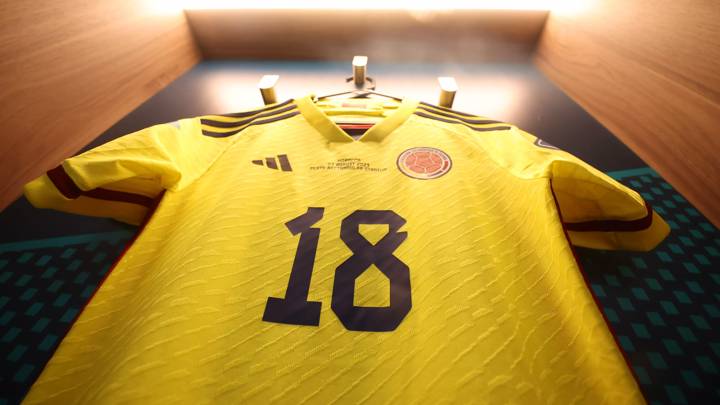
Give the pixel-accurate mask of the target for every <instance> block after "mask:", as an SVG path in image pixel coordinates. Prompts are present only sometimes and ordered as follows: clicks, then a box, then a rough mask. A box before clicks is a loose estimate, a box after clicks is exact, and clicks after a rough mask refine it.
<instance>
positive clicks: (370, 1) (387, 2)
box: [181, 0, 572, 10]
mask: <svg viewBox="0 0 720 405" xmlns="http://www.w3.org/2000/svg"><path fill="white" fill-rule="evenodd" d="M181 3H182V1H181ZM184 3H186V4H185V8H186V9H192V10H197V9H202V10H207V9H336V10H337V9H359V10H367V9H373V10H450V9H473V10H476V9H479V10H482V9H505V10H508V9H512V10H514V9H520V10H550V9H551V8H552V7H551V6H552V3H572V1H557V0H475V1H467V0H445V1H437V0H433V1H428V0H394V1H393V0H363V1H356V2H353V1H341V0H309V1H301V0H265V1H247V0H197V1H192V0H190V1H184Z"/></svg>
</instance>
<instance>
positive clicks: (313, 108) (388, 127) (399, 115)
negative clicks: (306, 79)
mask: <svg viewBox="0 0 720 405" xmlns="http://www.w3.org/2000/svg"><path fill="white" fill-rule="evenodd" d="M314 98H315V95H314V94H308V95H306V96H305V97H302V98H299V99H296V100H295V104H296V105H297V106H298V109H299V110H300V113H301V114H302V115H303V117H305V119H306V120H307V121H308V122H309V123H310V125H312V126H313V127H315V129H317V130H318V132H320V133H321V134H323V135H324V136H325V137H326V138H328V140H329V141H331V142H379V141H381V140H383V139H384V138H385V137H386V136H388V135H389V134H390V133H391V132H392V131H394V130H395V129H396V128H398V127H399V126H400V125H402V123H404V122H405V121H406V120H407V119H408V117H410V115H411V114H412V113H413V111H415V109H416V108H417V106H418V104H419V102H418V101H416V100H412V99H408V98H403V99H402V101H401V103H400V105H399V106H398V108H397V110H395V111H394V112H393V113H391V114H390V115H389V116H387V117H385V118H384V119H383V120H382V121H380V122H378V123H377V124H375V125H373V126H372V127H370V129H368V130H367V131H366V132H365V133H364V134H363V135H362V136H361V137H359V138H358V139H357V140H355V139H353V137H351V136H350V135H348V134H347V132H345V131H343V130H342V129H341V128H340V127H339V126H338V125H337V124H335V122H333V120H331V119H330V117H328V116H327V114H325V113H324V112H323V111H322V110H321V109H320V107H318V106H317V105H316V104H315V102H314V101H313V99H314Z"/></svg>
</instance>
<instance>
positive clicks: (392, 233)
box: [262, 208, 412, 332]
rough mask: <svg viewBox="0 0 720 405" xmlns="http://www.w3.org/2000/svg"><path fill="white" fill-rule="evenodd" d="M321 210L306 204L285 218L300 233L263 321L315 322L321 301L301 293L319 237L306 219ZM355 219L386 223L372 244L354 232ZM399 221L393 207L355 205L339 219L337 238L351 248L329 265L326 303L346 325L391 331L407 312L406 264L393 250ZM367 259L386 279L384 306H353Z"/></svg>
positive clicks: (399, 235)
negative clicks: (282, 287)
mask: <svg viewBox="0 0 720 405" xmlns="http://www.w3.org/2000/svg"><path fill="white" fill-rule="evenodd" d="M323 212H324V209H323V208H308V210H307V212H306V213H305V214H303V215H301V216H299V217H297V218H295V219H293V220H291V221H289V222H287V223H286V224H285V226H287V228H288V229H289V230H290V232H291V233H292V234H293V235H297V234H298V233H299V234H300V241H299V242H298V248H297V251H296V252H295V260H294V261H293V266H292V270H291V272H290V280H289V281H288V288H287V290H286V292H285V298H276V297H268V300H267V304H266V305H265V313H264V314H263V318H262V319H263V321H267V322H278V323H287V324H293V325H314V326H317V325H319V323H320V309H321V307H322V303H320V302H317V301H308V300H307V298H308V291H309V289H310V278H311V277H312V271H313V265H314V262H315V253H316V251H317V245H318V239H319V237H320V229H318V228H312V225H314V224H315V223H316V222H318V221H319V220H320V219H321V218H322V217H323ZM360 224H379V225H388V233H387V234H386V235H385V236H384V237H383V238H382V239H380V241H379V242H378V243H376V244H374V245H373V244H371V243H370V242H369V241H368V240H367V239H365V237H363V236H362V235H361V234H360V230H359V228H360ZM404 224H405V219H403V218H402V217H401V216H399V215H398V214H396V213H395V212H393V211H369V210H357V211H355V212H353V213H352V214H350V215H349V216H347V217H345V219H343V221H342V225H341V227H340V239H342V241H343V242H345V244H346V245H347V247H348V248H349V249H350V250H351V251H352V253H353V254H352V256H350V257H349V258H348V259H347V260H345V261H344V262H343V263H342V264H341V265H340V266H338V268H337V269H335V282H334V284H333V293H332V301H331V304H330V306H331V308H332V310H333V312H335V315H337V317H338V318H339V319H340V321H341V322H342V324H343V325H344V326H345V328H346V329H349V330H355V331H368V332H383V331H392V330H395V329H396V328H397V327H398V325H400V323H401V322H402V320H403V319H404V318H405V316H406V315H407V314H408V312H410V308H411V307H412V298H411V293H410V269H409V268H408V266H407V265H406V264H405V263H403V262H402V261H401V260H400V259H398V258H397V257H395V255H394V252H395V250H396V249H397V248H398V246H400V244H401V243H403V241H405V239H406V238H407V232H398V230H399V229H400V227H402V226H403V225H404ZM373 264H374V265H375V267H377V268H378V269H379V270H380V271H381V272H382V273H383V274H384V275H385V276H386V277H387V278H388V279H389V280H390V306H387V307H358V306H355V304H354V298H355V280H356V279H357V278H358V277H360V275H361V274H363V273H364V272H365V270H367V269H368V268H370V266H371V265H373Z"/></svg>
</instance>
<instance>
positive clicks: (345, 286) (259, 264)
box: [25, 96, 668, 404]
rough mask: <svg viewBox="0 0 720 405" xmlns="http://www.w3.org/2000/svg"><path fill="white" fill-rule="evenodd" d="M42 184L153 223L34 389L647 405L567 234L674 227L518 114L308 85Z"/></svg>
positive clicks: (71, 398) (170, 127) (162, 132)
mask: <svg viewBox="0 0 720 405" xmlns="http://www.w3.org/2000/svg"><path fill="white" fill-rule="evenodd" d="M338 117H345V118H348V117H365V118H371V119H373V120H375V121H379V122H378V123H377V124H375V125H374V126H373V127H372V128H371V129H369V130H368V131H367V132H366V133H365V134H364V135H362V136H361V137H360V138H359V139H357V140H355V139H353V137H351V136H349V135H348V134H347V133H345V132H344V131H343V130H341V129H340V128H339V127H338V125H336V123H335V122H334V121H333V119H335V120H337V118H338ZM25 193H26V196H27V197H28V199H29V200H30V201H31V202H32V203H33V204H34V205H36V206H38V207H44V208H54V209H60V210H64V211H68V212H73V213H80V214H87V215H97V216H107V217H112V218H116V219H118V220H121V221H125V222H129V223H134V224H139V223H141V222H145V225H144V227H143V228H142V231H141V232H140V234H139V236H138V237H137V239H136V240H135V241H134V243H133V244H132V246H131V247H130V248H129V250H128V251H127V252H126V254H125V255H124V256H123V257H122V258H121V259H120V260H119V261H118V263H117V264H116V266H115V267H114V269H113V270H112V271H111V273H110V274H109V276H108V277H107V279H106V280H105V281H104V282H103V284H102V285H101V287H100V288H99V290H98V291H97V293H96V294H95V296H94V297H93V298H92V300H91V301H90V303H89V304H88V305H87V307H86V308H85V309H84V310H83V311H82V312H81V314H80V316H79V317H78V319H77V321H76V322H75V324H74V325H73V327H72V329H71V330H70V332H69V333H68V335H67V337H66V338H65V339H64V340H63V341H62V343H61V344H60V346H59V348H58V349H57V351H56V353H55V354H54V356H53V358H52V359H51V361H50V362H49V363H48V365H47V366H46V368H45V369H44V371H43V372H42V374H41V375H40V377H39V379H38V380H37V382H36V383H35V384H34V385H33V387H32V389H31V391H30V393H29V394H28V396H27V397H26V399H25V400H26V402H27V403H128V402H129V403H174V402H182V403H268V402H277V403H292V404H302V403H323V404H326V403H420V402H422V403H435V402H480V403H558V404H568V403H575V402H582V403H623V404H624V403H635V402H638V403H639V402H642V396H641V394H640V392H639V389H638V386H637V384H636V382H635V380H634V378H633V376H632V374H631V372H630V370H629V368H628V366H627V364H626V362H625V361H624V359H623V356H622V353H621V352H620V350H619V348H618V346H617V345H616V343H615V341H614V339H613V336H612V334H611V332H610V331H609V330H608V326H607V324H606V323H605V322H604V320H603V317H602V314H601V313H600V311H599V310H598V308H597V306H596V305H595V303H594V301H593V298H592V295H591V293H590V292H589V290H588V287H587V285H586V284H585V282H584V280H583V277H582V273H581V272H580V270H579V268H578V264H577V263H576V261H575V260H574V257H573V252H572V248H571V246H570V243H573V244H575V245H578V246H586V247H593V248H603V249H628V250H649V249H652V248H653V247H654V246H655V245H656V244H657V243H659V242H660V241H661V240H662V239H663V238H664V237H665V235H666V234H667V233H668V227H667V225H666V224H665V223H664V222H663V220H662V219H661V218H660V217H659V216H658V215H657V214H656V213H654V212H653V211H652V210H651V209H650V208H649V206H648V205H647V204H646V203H645V202H644V201H643V200H642V198H641V197H640V196H639V195H638V194H637V193H635V192H634V191H632V190H630V189H628V188H626V187H624V186H623V185H621V184H619V183H618V182H616V181H614V180H612V179H611V178H609V177H607V176H605V175H604V174H602V173H601V172H599V171H598V170H596V169H594V168H592V167H590V166H589V165H587V164H586V163H584V162H582V161H581V160H579V159H577V158H575V157H574V156H572V155H570V154H568V153H566V152H564V151H561V150H558V149H557V148H555V147H553V146H552V145H549V144H547V143H545V142H544V141H542V140H540V139H538V138H535V137H534V136H532V135H530V134H528V133H526V132H523V131H522V130H520V129H518V128H517V127H515V126H513V125H510V124H506V123H502V122H497V121H492V120H488V119H486V118H483V117H477V116H471V115H468V114H465V113H460V112H457V111H454V110H449V109H444V108H440V107H437V106H432V105H430V104H426V103H418V102H415V101H412V100H404V101H402V102H399V103H395V102H390V101H386V100H382V101H378V100H373V99H369V100H353V102H351V103H348V102H343V101H339V102H334V101H325V102H315V100H314V99H313V97H312V96H306V97H303V98H300V99H297V100H289V101H286V102H284V103H279V104H275V105H271V106H267V107H265V108H262V109H258V110H253V111H245V112H240V113H234V114H225V115H212V116H203V117H196V118H190V119H183V120H180V121H178V122H176V123H173V124H162V125H156V126H153V127H150V128H147V129H144V130H141V131H138V132H136V133H133V134H129V135H126V136H124V137H121V138H118V139H116V140H114V141H112V142H109V143H107V144H105V145H102V146H100V147H98V148H96V149H93V150H91V151H89V152H86V153H84V154H81V155H79V156H76V157H72V158H69V159H67V160H66V161H64V162H63V163H62V165H61V166H58V167H57V168H55V169H53V170H50V171H49V172H48V173H47V174H46V175H43V176H42V177H40V178H38V179H36V180H34V181H32V182H31V183H29V184H28V185H27V186H26V188H25Z"/></svg>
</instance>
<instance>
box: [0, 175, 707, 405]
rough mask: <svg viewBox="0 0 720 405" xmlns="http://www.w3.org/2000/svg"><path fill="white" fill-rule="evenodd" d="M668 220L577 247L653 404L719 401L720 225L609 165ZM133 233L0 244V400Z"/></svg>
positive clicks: (39, 361) (650, 178) (33, 372)
mask: <svg viewBox="0 0 720 405" xmlns="http://www.w3.org/2000/svg"><path fill="white" fill-rule="evenodd" d="M611 175H612V176H614V177H615V178H617V179H618V180H620V181H621V182H623V183H624V184H626V185H628V186H630V187H632V188H634V189H635V190H637V191H638V192H640V193H642V195H643V197H645V199H646V200H647V201H648V202H650V204H652V205H653V208H654V209H655V210H656V211H658V213H660V214H661V215H662V216H663V217H664V218H665V219H666V220H667V222H668V223H669V224H670V226H671V228H672V232H671V234H670V236H669V237H668V238H667V239H666V240H665V241H664V242H663V243H662V244H661V245H660V246H658V248H657V249H655V250H654V251H652V252H648V253H629V252H606V251H594V250H590V249H578V252H577V253H578V257H579V260H580V263H581V265H582V267H583V272H584V274H585V276H586V279H587V280H588V283H589V287H590V289H591V291H592V292H593V294H594V295H595V297H596V299H597V301H598V303H599V305H600V307H601V309H602V311H603V313H604V314H605V317H606V318H607V320H608V325H609V327H610V328H611V329H612V331H613V333H614V335H615V336H616V339H617V341H618V344H619V346H620V347H621V348H622V350H623V352H624V354H625V356H626V358H627V359H628V362H629V363H630V365H631V367H632V370H633V372H634V374H635V376H636V378H637V380H638V383H639V385H640V387H641V389H642V391H643V394H644V395H645V398H646V399H647V401H648V403H650V404H689V403H720V385H718V384H717V383H716V381H720V374H719V373H720V336H719V335H720V333H719V331H720V328H718V326H717V325H718V321H719V320H720V231H718V229H717V228H715V227H714V226H713V225H712V224H710V223H709V222H708V221H707V220H706V219H705V218H704V217H703V216H702V215H701V214H700V213H699V212H698V211H697V210H696V209H695V208H693V207H692V206H691V205H690V204H689V203H688V202H687V201H686V200H685V199H684V198H683V197H682V196H680V195H679V194H678V193H677V192H676V191H675V190H674V189H673V188H672V187H671V186H670V185H669V184H668V183H666V182H665V181H664V180H663V179H662V178H660V176H658V175H657V174H656V173H655V172H654V171H652V170H651V169H649V168H642V169H636V170H628V171H622V172H614V173H611ZM131 238H132V232H128V231H118V232H104V233H95V234H85V235H78V236H68V237H61V238H52V239H43V240H34V241H25V242H15V243H6V244H0V362H2V367H1V368H0V405H3V404H15V403H19V402H20V401H21V400H22V398H23V397H24V396H25V394H26V393H27V391H28V390H29V389H30V386H31V385H32V383H33V382H34V381H35V379H36V378H37V376H38V375H39V373H40V372H41V371H42V368H43V367H44V366H45V364H46V363H47V361H48V360H49V359H50V357H51V356H52V353H53V351H54V350H55V348H56V347H57V345H58V343H59V342H60V340H62V338H63V336H65V334H66V333H67V331H68V330H69V328H70V326H71V325H72V322H73V321H74V319H75V318H76V317H77V315H78V314H79V313H80V311H81V310H82V308H83V307H84V305H85V304H86V303H87V302H88V300H90V299H91V297H92V295H93V293H94V291H95V290H96V289H97V287H98V285H99V284H100V283H101V282H102V280H103V278H104V276H105V275H106V273H107V271H108V269H110V267H111V266H112V264H113V263H114V261H115V260H116V258H117V257H118V256H119V255H120V253H121V252H122V250H123V248H124V246H125V245H126V244H127V243H128V242H129V241H130V240H131Z"/></svg>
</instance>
